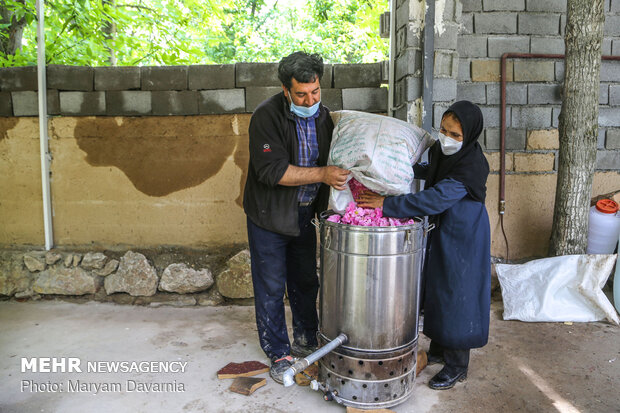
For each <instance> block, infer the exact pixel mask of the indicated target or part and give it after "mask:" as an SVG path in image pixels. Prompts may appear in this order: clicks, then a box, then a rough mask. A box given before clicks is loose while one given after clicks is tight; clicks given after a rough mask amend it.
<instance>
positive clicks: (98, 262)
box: [81, 252, 107, 270]
mask: <svg viewBox="0 0 620 413" xmlns="http://www.w3.org/2000/svg"><path fill="white" fill-rule="evenodd" d="M106 259H107V257H106V256H105V255H103V254H102V253H100V252H89V253H87V254H86V255H84V258H82V264H81V265H82V268H85V269H87V270H100V269H102V268H103V265H104V264H105V260H106Z"/></svg>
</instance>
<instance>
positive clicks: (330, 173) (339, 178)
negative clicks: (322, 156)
mask: <svg viewBox="0 0 620 413" xmlns="http://www.w3.org/2000/svg"><path fill="white" fill-rule="evenodd" d="M322 169H323V171H322V172H323V178H322V179H321V182H323V183H325V184H327V185H329V186H331V187H332V188H334V189H337V190H338V191H342V190H343V189H345V184H346V182H347V176H349V174H350V173H351V172H350V171H349V170H347V169H342V168H339V167H337V166H333V165H330V166H324V167H323V168H322Z"/></svg>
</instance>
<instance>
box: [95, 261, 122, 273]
mask: <svg viewBox="0 0 620 413" xmlns="http://www.w3.org/2000/svg"><path fill="white" fill-rule="evenodd" d="M117 268H118V260H110V261H108V263H107V264H106V265H105V267H103V268H102V269H100V270H97V271H95V274H97V275H99V276H101V277H106V276H108V275H110V274H112V273H113V272H114V271H116V269H117Z"/></svg>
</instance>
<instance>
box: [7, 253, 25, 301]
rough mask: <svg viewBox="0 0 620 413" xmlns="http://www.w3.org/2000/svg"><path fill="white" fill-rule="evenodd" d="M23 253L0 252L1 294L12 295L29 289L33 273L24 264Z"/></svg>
mask: <svg viewBox="0 0 620 413" xmlns="http://www.w3.org/2000/svg"><path fill="white" fill-rule="evenodd" d="M19 255H21V253H11V252H0V295H8V296H11V295H13V294H16V293H20V292H23V291H26V290H28V288H29V287H30V284H31V283H32V274H30V271H28V270H27V269H26V268H24V266H23V265H22V261H21V259H20V258H21V257H18V256H19Z"/></svg>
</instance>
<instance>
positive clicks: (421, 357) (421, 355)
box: [415, 350, 428, 377]
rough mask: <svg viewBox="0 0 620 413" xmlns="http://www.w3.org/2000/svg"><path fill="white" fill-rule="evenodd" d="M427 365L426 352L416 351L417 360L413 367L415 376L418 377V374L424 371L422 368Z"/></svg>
mask: <svg viewBox="0 0 620 413" xmlns="http://www.w3.org/2000/svg"><path fill="white" fill-rule="evenodd" d="M427 365H428V356H427V355H426V351H424V350H418V360H417V363H416V365H415V376H416V377H418V376H419V375H420V372H421V371H422V370H424V368H425V367H426V366H427Z"/></svg>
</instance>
